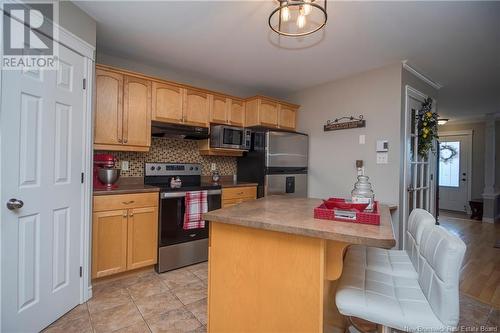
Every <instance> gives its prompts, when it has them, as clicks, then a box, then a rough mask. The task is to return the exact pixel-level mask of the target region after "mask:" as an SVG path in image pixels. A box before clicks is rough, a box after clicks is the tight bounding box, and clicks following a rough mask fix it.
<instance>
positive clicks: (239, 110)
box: [228, 99, 245, 126]
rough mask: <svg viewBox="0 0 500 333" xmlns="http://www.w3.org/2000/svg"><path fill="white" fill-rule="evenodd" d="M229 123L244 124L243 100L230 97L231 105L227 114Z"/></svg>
mask: <svg viewBox="0 0 500 333" xmlns="http://www.w3.org/2000/svg"><path fill="white" fill-rule="evenodd" d="M228 120H229V123H230V124H231V125H235V126H244V125H245V102H244V101H242V100H238V99H231V106H230V110H229V116H228Z"/></svg>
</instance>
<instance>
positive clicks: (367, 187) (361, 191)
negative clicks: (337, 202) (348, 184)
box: [351, 175, 375, 212]
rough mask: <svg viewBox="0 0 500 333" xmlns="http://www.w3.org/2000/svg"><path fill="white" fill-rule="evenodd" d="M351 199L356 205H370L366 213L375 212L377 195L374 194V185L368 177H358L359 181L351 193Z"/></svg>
mask: <svg viewBox="0 0 500 333" xmlns="http://www.w3.org/2000/svg"><path fill="white" fill-rule="evenodd" d="M351 198H352V202H354V203H368V206H367V207H366V209H365V211H368V212H371V211H373V202H374V200H375V194H374V193H373V189H372V184H371V183H370V182H369V181H368V176H363V175H359V176H358V181H357V182H356V183H354V189H353V190H352V192H351Z"/></svg>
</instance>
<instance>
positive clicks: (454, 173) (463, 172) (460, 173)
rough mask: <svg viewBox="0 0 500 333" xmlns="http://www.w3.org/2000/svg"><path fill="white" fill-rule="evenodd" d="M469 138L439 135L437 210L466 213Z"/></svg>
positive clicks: (466, 136) (465, 136)
mask: <svg viewBox="0 0 500 333" xmlns="http://www.w3.org/2000/svg"><path fill="white" fill-rule="evenodd" d="M469 152H470V136H468V135H442V134H440V135H439V208H440V209H447V210H454V211H460V212H467V199H468V198H467V197H468V191H469V173H470V170H468V165H469V158H470V157H469Z"/></svg>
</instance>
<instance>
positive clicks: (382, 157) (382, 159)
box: [377, 153, 389, 164]
mask: <svg viewBox="0 0 500 333" xmlns="http://www.w3.org/2000/svg"><path fill="white" fill-rule="evenodd" d="M387 163H389V153H377V164H387Z"/></svg>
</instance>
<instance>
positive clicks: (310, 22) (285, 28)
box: [268, 0, 328, 37]
mask: <svg viewBox="0 0 500 333" xmlns="http://www.w3.org/2000/svg"><path fill="white" fill-rule="evenodd" d="M326 2H327V0H323V1H320V0H277V8H275V9H274V10H273V11H272V12H271V14H270V15H269V20H268V23H269V27H270V28H271V29H272V30H273V31H274V32H276V33H277V34H280V35H282V36H287V37H301V36H306V35H310V34H312V33H314V32H316V31H318V30H320V29H321V28H323V27H324V26H325V25H326V21H327V19H328V15H327V13H326Z"/></svg>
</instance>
